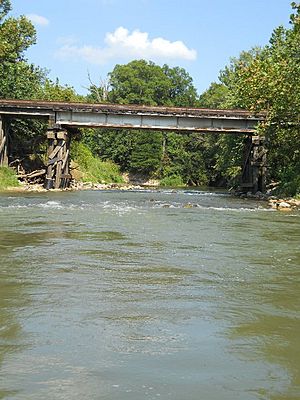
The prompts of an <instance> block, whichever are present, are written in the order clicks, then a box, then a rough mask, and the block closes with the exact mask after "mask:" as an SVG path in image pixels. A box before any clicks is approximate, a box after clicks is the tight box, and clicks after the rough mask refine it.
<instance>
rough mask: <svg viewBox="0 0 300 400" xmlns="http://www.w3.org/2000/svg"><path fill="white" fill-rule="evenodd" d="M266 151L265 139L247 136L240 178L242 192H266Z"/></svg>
mask: <svg viewBox="0 0 300 400" xmlns="http://www.w3.org/2000/svg"><path fill="white" fill-rule="evenodd" d="M266 162H267V150H266V147H265V138H264V137H262V136H248V138H247V139H246V141H245V148H244V157H243V170H242V176H241V185H240V186H241V189H242V191H245V192H246V191H250V192H252V193H256V192H257V191H260V192H262V193H264V192H265V191H266V175H267V165H266Z"/></svg>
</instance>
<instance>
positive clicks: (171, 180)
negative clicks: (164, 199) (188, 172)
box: [160, 175, 185, 187]
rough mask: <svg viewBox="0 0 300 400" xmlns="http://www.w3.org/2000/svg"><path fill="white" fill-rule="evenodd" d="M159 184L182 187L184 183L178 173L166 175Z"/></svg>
mask: <svg viewBox="0 0 300 400" xmlns="http://www.w3.org/2000/svg"><path fill="white" fill-rule="evenodd" d="M160 185H161V186H168V187H184V186H185V184H184V182H183V180H182V177H181V176H178V175H170V176H166V177H165V178H163V179H162V180H161V181H160Z"/></svg>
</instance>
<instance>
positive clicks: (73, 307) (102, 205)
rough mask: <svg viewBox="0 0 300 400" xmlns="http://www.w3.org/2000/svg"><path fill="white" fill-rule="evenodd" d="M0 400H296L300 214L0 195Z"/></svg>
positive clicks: (145, 198) (177, 195) (216, 196)
mask: <svg viewBox="0 0 300 400" xmlns="http://www.w3.org/2000/svg"><path fill="white" fill-rule="evenodd" d="M0 223H1V231H0V263H1V264H0V343H1V346H0V399H16V400H21V399H22V400H24V399H26V400H27V399H28V400H29V399H30V400H37V399H38V400H40V399H43V400H48V399H49V400H56V399H89V400H94V399H97V400H98V399H99V400H100V399H101V400H102V399H108V400H141V399H162V400H167V399H172V400H200V399H203V400H256V399H271V400H294V399H299V398H300V343H299V341H300V269H299V267H300V213H299V212H296V211H292V212H286V213H281V212H277V211H272V210H269V209H267V207H266V206H265V204H264V203H259V202H255V201H250V200H242V199H237V198H232V197H230V196H228V195H226V194H224V193H220V192H208V191H198V190H194V191H188V190H181V191H176V192H174V191H172V190H169V191H168V190H162V191H146V190H145V191H139V192H129V191H127V192H126V191H83V192H66V193H59V192H55V193H40V194H36V193H27V194H24V193H16V194H1V195H0Z"/></svg>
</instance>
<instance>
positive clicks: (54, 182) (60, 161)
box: [45, 128, 71, 189]
mask: <svg viewBox="0 0 300 400" xmlns="http://www.w3.org/2000/svg"><path fill="white" fill-rule="evenodd" d="M47 139H48V162H47V174H46V180H45V188H46V189H65V188H66V187H68V186H69V183H70V179H71V175H70V173H69V169H70V166H69V162H70V157H69V155H70V141H71V138H70V134H69V132H68V131H67V130H62V129H56V128H55V129H48V131H47Z"/></svg>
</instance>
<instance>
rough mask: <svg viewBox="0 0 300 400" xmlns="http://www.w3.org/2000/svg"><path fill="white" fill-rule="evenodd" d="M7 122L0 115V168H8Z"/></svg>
mask: <svg viewBox="0 0 300 400" xmlns="http://www.w3.org/2000/svg"><path fill="white" fill-rule="evenodd" d="M8 129H9V124H8V121H7V120H5V118H3V117H2V116H1V115H0V167H7V166H8V151H7V149H8Z"/></svg>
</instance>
